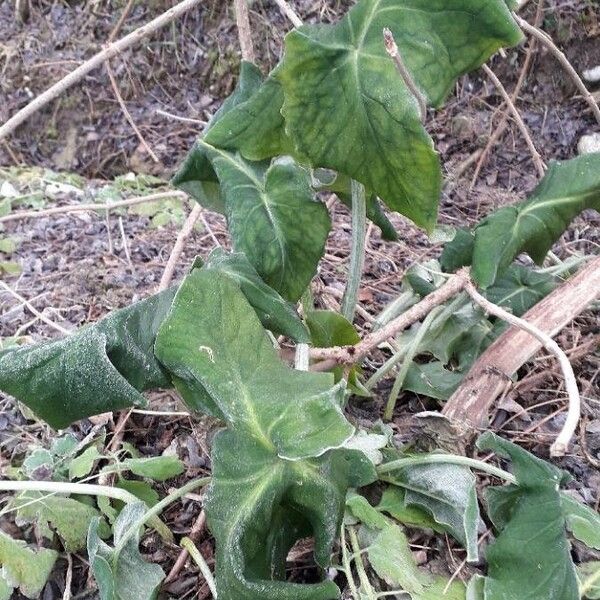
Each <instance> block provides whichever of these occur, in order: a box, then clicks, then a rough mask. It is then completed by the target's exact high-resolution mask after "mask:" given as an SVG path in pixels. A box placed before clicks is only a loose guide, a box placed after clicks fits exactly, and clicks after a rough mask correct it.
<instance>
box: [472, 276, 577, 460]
mask: <svg viewBox="0 0 600 600" xmlns="http://www.w3.org/2000/svg"><path fill="white" fill-rule="evenodd" d="M465 289H466V291H467V294H469V296H470V297H471V299H472V300H473V301H474V302H475V303H476V304H478V305H479V306H481V307H482V308H483V309H484V310H485V311H486V312H487V313H489V314H491V315H494V316H496V317H499V318H500V319H502V320H503V321H506V322H507V323H510V324H511V325H513V326H515V327H518V328H519V329H521V330H522V331H525V332H527V333H529V334H530V335H531V336H533V337H534V338H535V339H536V340H537V341H538V342H539V343H540V344H541V345H542V346H543V347H544V348H545V349H546V350H548V351H549V352H551V353H552V354H554V356H556V358H557V359H558V362H559V364H560V367H561V370H562V372H563V376H564V378H565V386H566V389H567V394H568V396H569V412H568V415H567V420H566V421H565V424H564V427H563V429H562V431H561V432H560V434H559V436H558V437H557V438H556V441H555V442H554V444H552V447H551V449H550V454H551V456H564V455H565V454H566V453H567V449H568V447H569V444H570V443H571V440H572V439H573V436H574V435H575V431H576V430H577V425H578V424H579V419H580V418H581V396H580V394H579V387H578V386H577V379H576V378H575V372H574V371H573V367H572V365H571V363H570V361H569V358H568V357H567V355H566V354H565V352H564V351H563V350H562V348H560V346H559V345H558V344H557V343H556V342H555V341H554V340H553V339H552V338H551V337H550V336H549V335H548V334H547V333H546V332H544V331H542V330H541V329H540V328H539V327H537V326H535V325H532V324H531V323H529V322H528V321H527V320H526V319H521V318H519V317H516V316H515V315H513V314H511V313H509V312H508V311H506V310H505V309H503V308H502V307H501V306H498V305H496V304H494V303H493V302H490V301H489V300H488V299H487V298H484V297H483V296H482V295H481V294H480V293H479V292H478V291H477V289H476V288H475V286H474V285H473V283H472V282H469V283H467V286H466V288H465Z"/></svg>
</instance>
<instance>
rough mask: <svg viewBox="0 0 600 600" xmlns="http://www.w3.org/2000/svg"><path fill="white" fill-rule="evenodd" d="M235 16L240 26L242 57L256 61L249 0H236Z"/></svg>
mask: <svg viewBox="0 0 600 600" xmlns="http://www.w3.org/2000/svg"><path fill="white" fill-rule="evenodd" d="M234 5H235V17H236V21H237V26H238V37H239V40H240V47H241V49H242V59H243V60H245V61H247V62H251V63H255V62H256V56H255V54H254V45H253V44H252V30H251V29H250V17H249V15H248V4H247V0H234Z"/></svg>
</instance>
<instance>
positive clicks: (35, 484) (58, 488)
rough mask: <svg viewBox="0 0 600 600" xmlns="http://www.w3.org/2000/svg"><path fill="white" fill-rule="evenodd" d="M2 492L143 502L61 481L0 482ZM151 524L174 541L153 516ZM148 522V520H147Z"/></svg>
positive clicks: (120, 492) (114, 491)
mask: <svg viewBox="0 0 600 600" xmlns="http://www.w3.org/2000/svg"><path fill="white" fill-rule="evenodd" d="M0 492H48V493H50V494H77V495H81V496H104V497H106V498H113V499H114V500H120V501H121V502H125V503H126V504H131V503H134V502H141V500H140V499H139V498H137V497H136V496H134V495H133V494H131V493H129V492H128V491H126V490H122V489H120V488H114V487H111V486H108V485H94V484H91V483H64V482H62V481H61V482H59V481H0ZM149 518H151V519H152V521H151V524H152V527H154V529H156V530H157V531H158V532H159V533H160V535H161V537H163V538H165V539H167V540H169V541H173V534H172V533H171V531H170V530H169V528H168V527H167V526H166V525H165V524H164V523H163V522H162V521H161V520H160V519H159V518H158V516H157V514H152V515H150V517H149ZM147 520H148V519H147Z"/></svg>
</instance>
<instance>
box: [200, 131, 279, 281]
mask: <svg viewBox="0 0 600 600" xmlns="http://www.w3.org/2000/svg"><path fill="white" fill-rule="evenodd" d="M199 143H200V144H201V145H202V146H205V147H206V148H209V149H210V150H212V151H214V152H216V153H217V154H218V155H219V156H220V157H221V158H223V159H224V160H225V161H227V162H228V163H229V164H230V165H231V166H233V167H234V168H235V169H237V170H238V171H240V172H241V173H243V174H244V175H245V176H246V177H248V179H250V181H252V183H253V184H254V185H255V187H256V190H257V193H258V197H259V198H260V201H261V203H262V205H263V207H264V210H265V212H266V214H267V217H268V219H269V222H270V223H271V226H272V227H273V230H274V232H275V238H276V239H277V245H278V246H279V251H280V254H281V263H282V269H281V274H280V277H279V285H281V283H282V281H283V277H284V273H285V270H286V267H287V262H288V261H287V252H286V249H285V244H284V238H285V236H284V235H282V234H283V232H282V230H281V227H280V225H279V223H278V221H277V219H276V218H275V215H274V214H273V211H272V210H271V206H270V204H269V195H268V194H267V192H266V190H265V187H264V185H263V184H262V182H261V181H260V180H259V179H257V178H256V176H255V175H254V173H252V171H250V170H248V169H247V168H246V167H245V166H244V165H242V164H240V163H239V162H238V161H236V160H235V159H234V158H233V157H232V156H231V154H230V153H229V152H225V151H223V150H221V149H219V148H217V147H215V146H212V145H211V144H207V143H206V142H204V141H203V140H199ZM267 173H268V172H267ZM240 187H241V186H237V188H238V189H239V188H240Z"/></svg>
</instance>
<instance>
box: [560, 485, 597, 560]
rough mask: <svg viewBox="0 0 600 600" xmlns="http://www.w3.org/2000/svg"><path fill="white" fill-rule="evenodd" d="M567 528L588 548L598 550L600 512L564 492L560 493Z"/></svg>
mask: <svg viewBox="0 0 600 600" xmlns="http://www.w3.org/2000/svg"><path fill="white" fill-rule="evenodd" d="M561 503H562V507H563V512H564V515H565V518H566V520H567V529H568V530H569V531H570V532H571V533H572V534H573V535H574V536H575V537H576V538H577V539H578V540H579V541H580V542H583V543H584V544H585V545H586V546H588V547H589V548H594V549H595V550H600V514H598V512H597V511H595V510H593V509H591V508H590V507H589V506H586V505H585V504H581V502H577V500H574V499H573V498H571V497H570V496H567V495H566V494H562V495H561Z"/></svg>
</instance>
